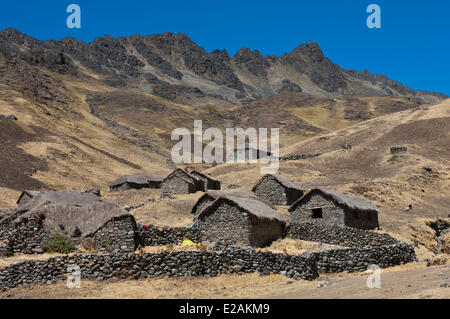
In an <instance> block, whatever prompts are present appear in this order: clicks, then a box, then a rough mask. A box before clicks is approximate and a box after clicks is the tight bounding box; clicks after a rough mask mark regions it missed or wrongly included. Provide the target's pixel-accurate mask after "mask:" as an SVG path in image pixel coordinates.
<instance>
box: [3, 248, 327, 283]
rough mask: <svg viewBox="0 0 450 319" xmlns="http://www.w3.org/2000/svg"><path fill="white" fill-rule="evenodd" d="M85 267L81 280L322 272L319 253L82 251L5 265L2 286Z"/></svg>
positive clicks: (311, 275)
mask: <svg viewBox="0 0 450 319" xmlns="http://www.w3.org/2000/svg"><path fill="white" fill-rule="evenodd" d="M73 265H78V266H79V267H80V274H81V280H82V281H83V280H108V279H112V278H115V279H144V278H148V277H151V278H162V277H164V276H169V277H191V276H193V277H198V276H210V277H214V276H217V275H219V274H226V273H234V274H245V273H253V272H258V273H260V274H262V275H269V274H270V273H275V274H282V275H285V276H287V277H289V278H293V279H306V280H313V279H315V278H317V277H318V272H317V266H316V261H315V256H310V257H300V256H292V255H285V254H274V253H271V252H260V251H255V250H254V249H251V248H250V249H242V248H239V247H228V248H227V249H225V250H212V251H173V252H159V253H152V254H134V253H133V254H111V255H109V254H108V255H94V254H92V255H89V254H78V255H70V256H60V257H52V258H50V259H48V260H43V261H37V260H27V261H23V262H20V263H17V264H12V265H9V266H7V267H5V268H1V269H0V291H6V290H8V289H12V288H15V287H24V286H27V285H30V284H51V283H55V282H58V281H65V280H67V274H68V267H69V266H73Z"/></svg>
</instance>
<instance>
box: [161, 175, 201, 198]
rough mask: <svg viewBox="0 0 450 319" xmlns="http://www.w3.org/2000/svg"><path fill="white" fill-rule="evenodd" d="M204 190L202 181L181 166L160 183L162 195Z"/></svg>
mask: <svg viewBox="0 0 450 319" xmlns="http://www.w3.org/2000/svg"><path fill="white" fill-rule="evenodd" d="M198 190H202V191H204V190H205V189H204V188H203V182H202V181H200V180H199V179H198V178H196V177H195V176H193V175H191V174H189V173H188V172H186V171H185V170H183V169H181V168H177V169H176V170H174V171H173V172H172V173H170V174H169V175H168V176H167V177H166V178H164V180H163V181H162V183H161V192H162V194H163V195H173V194H190V193H195V192H196V191H198Z"/></svg>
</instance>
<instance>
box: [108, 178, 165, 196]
mask: <svg viewBox="0 0 450 319" xmlns="http://www.w3.org/2000/svg"><path fill="white" fill-rule="evenodd" d="M162 181H163V178H162V177H159V176H151V175H124V176H121V177H119V178H118V179H116V180H115V181H114V182H112V183H111V185H110V186H109V190H110V192H111V193H113V192H121V191H125V190H128V189H142V188H160V187H161V182H162Z"/></svg>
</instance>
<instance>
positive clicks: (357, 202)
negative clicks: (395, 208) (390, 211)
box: [289, 188, 378, 213]
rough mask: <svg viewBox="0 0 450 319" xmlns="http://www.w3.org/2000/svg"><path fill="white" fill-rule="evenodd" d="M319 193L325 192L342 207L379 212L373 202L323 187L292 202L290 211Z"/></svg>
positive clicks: (312, 190) (325, 194) (326, 195)
mask: <svg viewBox="0 0 450 319" xmlns="http://www.w3.org/2000/svg"><path fill="white" fill-rule="evenodd" d="M315 193H319V194H323V195H324V196H325V197H327V198H330V199H331V200H332V201H334V202H335V203H336V204H337V205H339V206H340V207H342V208H347V209H350V210H355V211H361V212H363V211H364V212H369V213H378V208H377V207H376V206H375V205H373V204H372V203H370V202H368V201H366V200H364V199H362V198H360V197H356V196H353V195H347V194H341V193H338V192H336V191H334V190H330V189H323V188H314V189H311V190H310V191H309V192H308V193H306V194H305V195H304V196H303V197H302V198H300V199H299V200H298V201H296V202H295V203H294V204H292V206H291V207H289V211H292V210H294V209H295V208H296V207H297V206H298V205H300V204H301V203H303V202H304V201H305V200H306V199H308V198H309V197H310V196H311V195H313V194H315Z"/></svg>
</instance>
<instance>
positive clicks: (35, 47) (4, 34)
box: [0, 29, 446, 104]
mask: <svg viewBox="0 0 450 319" xmlns="http://www.w3.org/2000/svg"><path fill="white" fill-rule="evenodd" d="M0 52H2V53H4V54H7V55H8V56H10V57H12V58H15V59H18V60H20V61H22V62H24V63H26V64H27V65H30V66H39V67H44V68H47V69H49V70H51V71H53V72H58V73H64V74H66V73H70V74H72V75H74V76H77V77H86V76H87V75H86V74H84V71H85V69H87V70H89V71H90V72H93V73H98V74H101V75H103V76H107V77H108V78H107V79H106V80H105V82H106V83H107V84H108V85H111V86H113V87H118V88H121V87H125V86H128V85H131V86H133V85H136V82H139V81H145V83H146V84H147V85H150V86H151V87H152V88H153V85H159V87H157V88H156V89H155V88H153V89H154V91H155V92H156V93H155V94H159V95H160V96H162V97H165V98H169V99H173V98H174V96H175V95H176V96H177V98H178V100H181V99H180V96H181V97H183V96H185V95H186V96H189V95H192V94H194V95H200V94H205V95H208V96H209V97H212V98H220V99H225V100H227V99H230V98H231V99H233V101H234V102H237V103H242V104H246V103H249V102H250V101H252V100H259V99H262V98H265V97H268V96H272V95H276V94H281V93H285V92H293V93H298V92H305V93H308V94H313V95H316V96H321V97H327V98H329V97H335V96H348V95H388V96H402V97H408V98H413V99H417V100H418V101H422V102H426V103H431V102H438V101H440V100H442V99H444V98H446V95H444V94H440V93H428V92H425V91H414V90H412V89H410V88H408V87H406V86H404V85H402V84H400V83H398V82H396V81H393V80H390V79H388V78H387V77H386V76H384V75H380V74H375V75H373V74H370V73H369V72H367V71H362V72H359V71H354V70H344V69H342V68H340V67H339V66H338V65H337V64H335V63H333V62H331V60H330V59H328V58H327V57H325V55H324V53H323V52H322V50H321V49H320V47H319V45H318V44H317V43H316V42H309V43H306V44H302V45H300V46H298V47H297V48H295V49H294V50H293V51H292V52H289V53H286V54H284V55H282V56H281V57H276V56H268V57H264V56H263V55H262V54H261V53H260V52H259V51H258V50H254V51H251V50H250V49H248V48H246V47H244V48H242V49H240V50H239V51H238V52H237V53H236V54H235V55H234V56H232V57H230V56H229V55H228V53H227V51H226V50H213V51H212V52H210V53H208V52H206V51H205V50H204V49H203V48H201V47H199V46H198V45H197V44H196V43H194V42H193V41H192V40H191V39H190V38H189V37H188V36H187V35H185V34H180V33H179V34H174V33H170V32H168V33H164V34H154V35H150V36H141V35H133V36H130V37H122V38H113V37H111V36H104V37H100V38H96V39H95V40H94V41H93V42H91V43H84V42H82V41H78V40H76V39H74V38H64V39H61V40H59V41H55V40H50V41H39V40H37V39H34V38H32V37H29V36H27V35H25V34H22V33H20V32H19V31H17V30H14V29H6V30H4V31H1V32H0ZM78 65H81V66H82V68H79V67H78ZM272 71H275V75H276V73H277V72H280V71H281V72H282V74H283V77H287V78H285V79H283V80H281V81H282V82H281V83H280V79H279V77H278V76H274V77H269V76H268V75H269V73H270V72H272ZM195 77H197V78H196V79H194V81H192V79H193V78H195ZM169 78H170V79H169ZM169 82H170V84H169ZM199 85H200V86H199ZM201 85H203V86H201ZM192 90H193V91H192ZM200 92H202V93H200Z"/></svg>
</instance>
